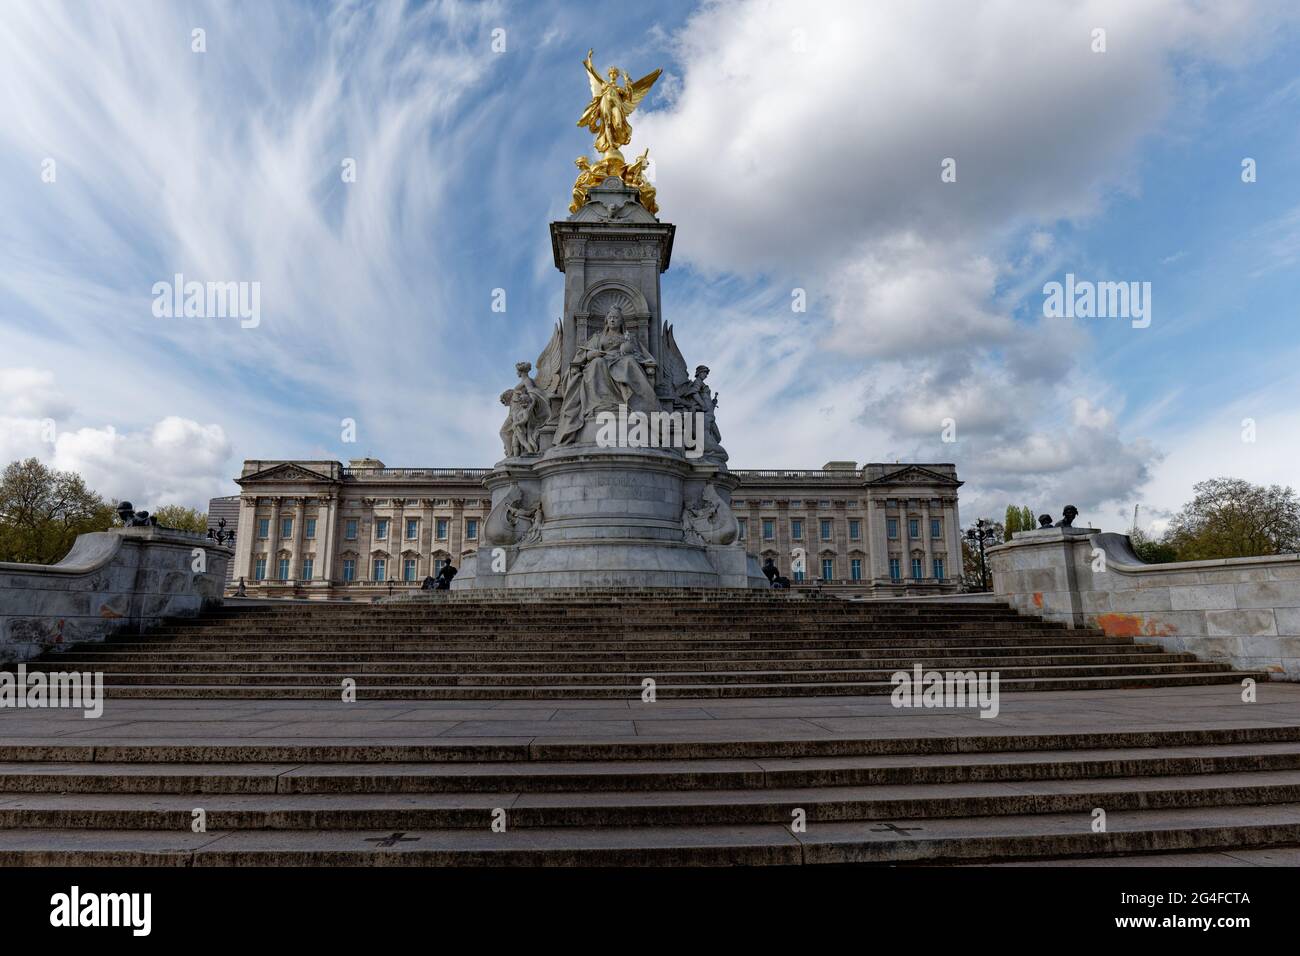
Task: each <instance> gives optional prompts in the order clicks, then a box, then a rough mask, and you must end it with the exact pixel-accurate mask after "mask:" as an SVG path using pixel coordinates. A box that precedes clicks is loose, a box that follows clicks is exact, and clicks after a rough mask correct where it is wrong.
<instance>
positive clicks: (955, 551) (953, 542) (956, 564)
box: [943, 497, 962, 581]
mask: <svg viewBox="0 0 1300 956" xmlns="http://www.w3.org/2000/svg"><path fill="white" fill-rule="evenodd" d="M943 521H944V525H943V533H944V536H945V537H944V541H945V542H946V543H947V546H948V567H946V568H944V571H946V572H947V575H948V577H949V578H951V579H952V580H954V581H958V580H960V579H961V575H962V560H961V518H960V517H959V516H958V514H957V499H956V498H955V497H954V498H947V499H945V501H944V509H943Z"/></svg>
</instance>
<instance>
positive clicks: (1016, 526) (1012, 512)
mask: <svg viewBox="0 0 1300 956" xmlns="http://www.w3.org/2000/svg"><path fill="white" fill-rule="evenodd" d="M1002 527H1004V528H1005V529H1006V536H1007V540H1008V541H1010V540H1011V536H1012V535H1014V534H1015V533H1016V532H1017V531H1024V530H1025V529H1024V526H1023V525H1021V523H1020V509H1019V508H1017V507H1016V506H1015V505H1007V514H1006V518H1005V519H1004V520H1003V522H1002Z"/></svg>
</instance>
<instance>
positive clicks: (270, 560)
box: [266, 495, 280, 581]
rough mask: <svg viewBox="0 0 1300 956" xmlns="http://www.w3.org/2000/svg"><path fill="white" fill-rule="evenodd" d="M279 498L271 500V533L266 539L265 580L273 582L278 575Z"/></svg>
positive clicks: (277, 496)
mask: <svg viewBox="0 0 1300 956" xmlns="http://www.w3.org/2000/svg"><path fill="white" fill-rule="evenodd" d="M279 551H280V496H279V495H276V496H275V497H273V498H272V499H271V532H270V534H268V535H267V538H266V580H268V581H275V580H278V579H279V575H280V555H279Z"/></svg>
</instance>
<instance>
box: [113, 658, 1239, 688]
mask: <svg viewBox="0 0 1300 956" xmlns="http://www.w3.org/2000/svg"><path fill="white" fill-rule="evenodd" d="M905 666H910V665H905ZM925 666H926V667H927V668H931V669H950V665H948V664H947V663H946V662H944V661H942V660H939V661H934V662H926V664H925ZM899 669H900V668H898V667H892V668H827V667H817V668H802V669H784V668H781V669H778V668H744V669H741V668H734V667H733V668H732V669H729V670H721V669H715V670H704V671H700V670H677V669H674V668H672V667H671V666H668V667H666V666H664V665H663V663H662V662H660V666H657V667H645V668H639V669H617V670H608V671H594V672H585V671H581V670H577V669H565V670H564V671H562V672H561V671H556V670H554V669H543V670H539V671H533V672H510V671H505V670H501V669H495V668H494V669H492V670H488V671H472V672H466V671H465V670H464V669H463V668H457V669H454V670H451V671H444V672H437V671H432V672H430V671H422V670H421V669H420V668H419V667H413V666H401V665H399V666H397V667H395V668H394V667H389V668H383V669H376V668H373V667H362V668H360V669H348V668H344V667H338V666H335V667H332V668H330V670H329V672H328V673H305V672H304V671H303V670H302V669H301V667H299V666H298V665H296V664H295V665H294V667H293V669H292V670H287V669H271V670H251V669H247V668H229V669H226V670H218V669H213V668H208V669H206V670H203V671H200V672H197V673H195V672H190V671H184V670H180V669H178V668H176V667H168V668H166V669H165V670H162V671H153V672H149V671H143V672H142V671H139V670H132V669H129V668H122V667H116V666H114V667H111V668H104V669H103V670H102V673H103V675H104V682H105V684H107V685H111V686H114V687H123V686H128V685H139V686H147V685H154V684H168V685H171V686H183V685H186V684H201V685H204V686H219V685H239V686H248V687H251V686H259V685H275V686H284V685H285V684H288V683H292V684H294V685H297V686H300V687H312V686H328V687H330V688H332V689H334V690H337V688H338V685H339V682H340V681H341V680H342V679H343V678H346V677H353V678H359V677H365V678H366V681H365V686H366V687H388V686H401V687H479V686H484V687H510V686H521V687H524V686H528V687H532V686H539V685H540V686H548V687H553V686H560V685H563V686H566V687H579V686H583V687H586V686H590V687H605V686H620V687H631V686H639V684H640V682H641V681H642V680H645V679H646V678H654V680H655V681H656V683H660V684H664V685H668V686H672V687H676V688H683V687H687V686H691V685H696V684H701V685H718V684H741V683H765V684H779V683H783V682H793V683H808V682H815V683H844V682H855V683H876V682H879V683H888V682H889V681H890V677H891V675H892V674H894V673H896V672H897V671H898V670H899ZM998 673H999V680H1000V681H1003V682H1005V681H1013V680H1027V679H1034V678H1044V679H1053V680H1054V679H1061V678H1074V677H1107V676H1112V675H1119V676H1125V677H1139V676H1163V675H1170V674H1199V673H1203V674H1219V673H1222V667H1221V666H1220V665H1218V664H1213V663H1208V662H1197V661H1191V662H1184V661H1174V662H1169V661H1166V660H1164V659H1163V658H1160V659H1159V660H1157V661H1154V662H1152V663H1140V664H1134V663H1127V662H1126V663H1121V664H1097V665H1091V664H1090V665H1087V666H1080V665H1052V666H1023V665H1022V666H1012V667H1003V668H1000V669H999V671H998ZM891 689H892V688H891Z"/></svg>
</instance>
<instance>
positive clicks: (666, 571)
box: [452, 178, 767, 590]
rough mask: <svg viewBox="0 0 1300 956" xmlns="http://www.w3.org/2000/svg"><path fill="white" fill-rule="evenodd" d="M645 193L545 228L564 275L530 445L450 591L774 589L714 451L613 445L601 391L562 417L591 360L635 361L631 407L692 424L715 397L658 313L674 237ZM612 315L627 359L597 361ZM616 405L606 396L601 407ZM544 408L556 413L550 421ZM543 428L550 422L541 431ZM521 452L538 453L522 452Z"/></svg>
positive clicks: (599, 197)
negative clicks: (602, 417)
mask: <svg viewBox="0 0 1300 956" xmlns="http://www.w3.org/2000/svg"><path fill="white" fill-rule="evenodd" d="M638 195H639V194H638V192H637V190H634V189H631V188H629V187H627V186H625V185H624V184H623V183H622V182H621V181H620V180H618V179H615V178H611V179H607V180H605V182H604V183H602V184H601V185H599V186H597V187H594V188H593V189H591V190H590V191H589V193H588V197H587V199H588V201H587V203H586V204H585V205H584V206H583V207H582V208H581V209H579V210H578V211H577V212H576V213H575V214H574V215H573V216H571V217H569V219H568V220H566V221H564V222H555V223H552V224H551V240H552V245H553V249H554V253H555V266H556V268H557V269H559V270H560V271H561V272H562V273H564V315H563V317H562V318H561V319H560V321H559V322H558V323H557V324H556V328H555V331H554V334H553V335H552V338H551V342H550V344H548V345H547V347H546V349H545V350H544V351H543V352H542V354H541V355H540V356H539V357H538V359H537V362H536V379H535V380H533V379H531V378H529V377H528V368H529V366H528V365H524V364H521V365H520V367H519V368H521V369H523V372H522V375H523V377H521V378H520V384H519V385H518V386H517V387H516V391H515V392H514V394H515V395H516V400H515V404H514V405H513V406H512V412H513V411H514V410H518V411H519V414H520V416H521V420H523V421H524V422H526V424H525V425H523V426H521V427H522V428H523V432H522V433H520V432H517V433H516V434H523V435H524V437H525V438H526V439H527V440H526V441H516V442H511V443H510V444H511V449H510V450H511V451H512V452H514V453H515V454H514V456H513V457H507V458H505V459H503V460H502V461H500V462H498V463H497V465H496V466H495V468H494V469H493V471H492V473H491V474H490V475H489V476H488V477H487V478H486V479H485V480H484V487H486V488H487V489H488V490H489V491H490V492H491V494H492V510H491V512H490V514H489V515H488V518H487V520H486V522H485V523H484V533H483V536H482V543H481V546H480V548H479V551H478V553H477V554H476V555H475V559H474V560H473V561H472V562H466V563H467V565H468V566H467V567H464V568H462V569H461V571H460V573H459V574H458V575H457V577H456V578H455V580H454V581H453V584H452V587H453V588H454V589H456V590H464V589H468V588H486V587H510V588H516V587H518V588H529V587H531V588H561V587H737V588H745V587H767V579H766V578H764V577H763V576H762V573H761V572H760V570H759V566H758V559H757V558H756V557H754V556H753V555H748V554H746V552H745V549H744V546H743V545H742V544H740V543H739V541H738V540H737V539H738V525H737V523H736V519H735V517H734V516H733V515H732V513H731V489H732V488H733V487H735V484H736V482H735V480H734V479H732V478H731V476H730V475H728V473H727V470H726V453H725V451H723V450H722V449H721V447H720V446H718V445H717V443H716V442H714V443H713V444H712V445H711V446H710V447H709V448H708V449H706V450H704V453H703V454H698V452H699V451H700V450H701V449H700V448H698V447H696V448H693V449H691V453H690V454H687V450H686V449H685V448H682V447H623V446H619V447H608V446H609V442H607V441H604V442H602V441H600V440H599V432H600V430H601V429H600V426H599V424H598V422H597V421H596V419H595V418H594V417H593V416H594V413H595V411H597V410H600V411H603V410H607V409H602V408H600V407H599V406H592V405H590V404H589V398H588V396H589V394H593V393H589V392H586V391H583V392H582V393H581V394H582V396H583V397H582V401H581V409H583V410H585V412H582V413H580V414H577V415H573V416H572V417H567V418H566V412H565V411H564V410H563V407H562V406H563V401H564V397H565V395H566V394H567V393H569V392H570V390H571V389H573V388H574V387H575V385H576V386H577V387H579V388H581V387H582V380H583V362H584V360H587V361H590V357H591V356H593V355H594V356H605V355H609V356H612V357H614V358H616V357H617V356H618V355H619V354H627V355H635V362H636V365H635V366H632V365H631V362H632V361H633V359H631V358H628V359H624V360H622V361H625V362H626V363H628V369H627V370H626V371H624V370H620V371H619V375H620V376H622V375H624V374H633V375H634V376H635V377H636V379H637V380H638V381H639V383H640V384H639V385H638V386H637V388H638V389H639V390H638V391H636V392H634V393H633V394H632V395H630V396H629V400H635V401H637V402H639V403H640V404H641V405H642V406H643V407H646V406H648V407H649V408H650V409H651V410H653V411H655V413H659V412H660V410H661V411H662V412H668V413H681V414H687V412H684V411H683V410H682V409H683V403H685V402H688V401H692V400H693V399H691V398H689V395H690V394H698V395H701V396H702V395H706V394H707V391H706V390H700V389H698V388H696V391H695V392H693V393H692V392H690V391H689V389H690V387H693V386H692V377H691V373H690V372H689V371H688V367H687V365H686V362H685V360H684V359H683V357H682V355H681V352H680V351H679V350H678V347H677V343H676V341H675V339H674V337H673V334H672V329H671V327H670V326H668V325H667V324H666V323H665V322H664V321H663V318H662V315H661V308H660V300H659V275H660V273H662V272H664V271H665V270H666V269H667V268H668V263H669V260H670V258H671V254H672V242H673V232H674V227H673V226H672V225H671V224H670V223H661V222H660V221H659V220H658V219H656V218H655V217H654V216H653V215H652V214H651V213H650V212H649V211H648V210H646V209H645V207H643V206H642V205H641V203H640V201H639V198H638ZM615 314H616V315H617V317H618V318H617V321H616V322H615V325H614V326H612V327H613V328H619V330H620V331H619V334H620V335H623V336H624V338H623V342H624V344H623V345H622V346H621V348H622V352H621V353H620V352H618V351H617V349H616V348H615V347H610V346H606V345H604V344H602V345H601V346H600V347H599V349H596V350H595V351H592V346H591V345H590V344H589V343H591V342H592V341H593V336H595V337H597V338H596V339H595V341H603V340H602V339H601V338H600V333H602V332H603V331H608V328H609V327H608V326H607V319H609V318H610V316H611V315H615ZM610 321H614V320H610ZM620 326H621V327H620ZM624 333H625V334H624ZM615 341H616V342H617V341H618V340H617V339H615ZM584 346H587V350H586V351H585V352H580V351H579V350H580V349H582V348H583V347H584ZM584 356H586V359H584ZM614 358H611V359H610V361H611V362H612V361H613V360H614ZM599 360H604V359H599ZM620 381H626V379H620ZM699 384H700V383H694V385H695V386H698V385H699ZM605 388H606V389H608V388H609V386H608V385H606V386H605ZM683 389H687V393H686V394H687V396H688V397H683V393H682V390H683ZM608 395H609V392H608V391H606V392H604V393H601V401H602V402H608V401H609V399H608ZM701 401H702V402H704V404H705V407H706V408H709V411H710V414H711V407H710V405H709V404H708V402H707V401H705V400H704V399H701ZM569 407H572V406H569ZM539 409H549V416H550V417H549V418H547V414H548V412H546V411H540V412H539ZM623 410H624V411H627V410H628V409H627V408H624V409H623ZM542 418H547V420H546V423H545V424H544V425H540V426H537V425H536V422H537V421H538V420H540V419H542ZM512 420H513V419H511V420H508V421H507V423H506V425H504V426H503V435H507V434H509V433H510V430H511V428H512V425H511V421H512ZM566 421H567V422H569V423H570V427H567V428H566V427H564V423H565V422H566ZM557 423H558V428H557ZM678 437H679V438H680V433H679V435H678ZM557 439H558V441H559V443H558V444H557V443H556V442H557ZM521 449H530V450H531V449H535V450H536V453H535V454H522V455H521V454H518V452H519V451H520V450H521Z"/></svg>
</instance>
